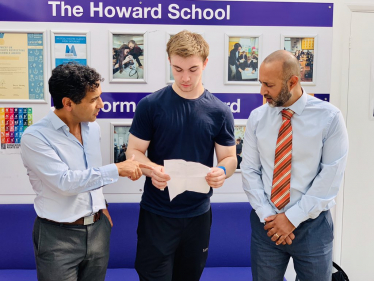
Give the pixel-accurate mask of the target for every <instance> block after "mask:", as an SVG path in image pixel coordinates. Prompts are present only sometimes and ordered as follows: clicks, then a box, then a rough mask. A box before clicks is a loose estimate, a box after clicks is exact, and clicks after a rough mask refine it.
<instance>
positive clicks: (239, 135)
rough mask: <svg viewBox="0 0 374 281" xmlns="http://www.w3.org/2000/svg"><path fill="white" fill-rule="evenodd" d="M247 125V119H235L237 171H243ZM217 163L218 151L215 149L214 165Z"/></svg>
mask: <svg viewBox="0 0 374 281" xmlns="http://www.w3.org/2000/svg"><path fill="white" fill-rule="evenodd" d="M246 125H247V120H245V119H235V125H234V136H235V145H236V160H237V165H236V170H235V173H241V169H240V163H241V162H242V155H243V142H244V136H245V128H246ZM217 165H218V163H217V155H216V152H215V151H214V159H213V167H216V166H217Z"/></svg>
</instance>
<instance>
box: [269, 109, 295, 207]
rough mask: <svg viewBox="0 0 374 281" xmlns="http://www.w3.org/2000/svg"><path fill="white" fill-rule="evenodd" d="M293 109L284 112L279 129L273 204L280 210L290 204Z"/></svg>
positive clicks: (272, 191) (272, 194)
mask: <svg viewBox="0 0 374 281" xmlns="http://www.w3.org/2000/svg"><path fill="white" fill-rule="evenodd" d="M293 114H294V112H293V111H292V110H291V109H283V110H282V126H281V127H280V129H279V134H278V140H277V146H276V148H275V160H274V175H273V186H272V189H271V202H273V203H274V205H275V207H277V208H278V209H279V210H280V209H282V208H284V207H285V206H286V205H287V204H288V203H289V202H290V185H291V184H290V183H291V159H292V125H291V117H292V116H293Z"/></svg>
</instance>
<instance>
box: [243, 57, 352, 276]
mask: <svg viewBox="0 0 374 281" xmlns="http://www.w3.org/2000/svg"><path fill="white" fill-rule="evenodd" d="M259 75H260V78H259V79H260V82H261V84H262V86H261V94H262V95H263V96H264V98H266V101H267V104H264V105H263V106H261V107H259V108H257V109H255V110H253V111H252V113H251V115H250V116H249V119H248V122H247V128H246V132H245V137H244V144H243V160H242V163H241V169H242V176H243V188H244V191H245V192H246V194H247V196H248V199H249V202H250V203H251V205H252V207H253V211H252V213H251V226H252V239H251V253H252V254H251V258H252V274H253V280H255V281H256V280H260V281H266V280H269V281H277V280H283V276H284V273H285V271H286V268H287V264H288V261H289V258H290V257H293V261H294V266H295V270H296V273H297V276H298V279H299V280H303V281H304V280H308V281H309V280H318V281H327V280H331V271H332V242H333V225H332V219H331V214H330V211H329V210H330V208H331V207H333V206H334V205H335V201H334V198H335V197H336V195H337V193H338V191H339V186H340V184H341V181H342V178H343V173H344V169H345V165H346V159H347V153H348V136H347V131H346V127H345V124H344V120H343V116H342V114H341V112H340V111H339V109H337V108H336V107H334V106H333V105H331V104H330V103H328V102H324V101H321V100H319V99H317V98H314V97H312V96H310V95H308V94H307V93H306V92H305V91H304V90H303V89H302V88H301V86H300V65H299V63H298V61H297V59H296V58H295V57H294V56H293V55H292V54H290V53H289V52H287V51H283V50H282V51H276V52H274V53H272V54H270V55H269V56H268V57H267V58H266V59H265V60H264V62H263V63H262V65H261V67H260V72H259ZM285 109H287V110H288V112H291V113H292V114H293V115H292V114H291V118H290V119H287V118H286V117H284V116H285V114H284V110H285ZM283 117H284V118H283ZM287 120H288V121H289V120H290V125H288V127H283V126H285V125H284V124H285V123H284V122H287ZM281 126H282V129H281V130H280V128H281ZM287 130H288V131H287ZM285 131H287V132H288V133H287V134H284V132H285ZM285 143H287V145H285ZM282 145H284V150H283V151H279V150H278V148H279V147H281V146H282ZM290 147H291V149H290ZM282 148H283V147H282ZM287 148H288V149H289V151H290V152H289V153H285V154H284V156H283V157H280V158H279V159H277V157H278V156H279V154H281V153H284V151H285V150H286V149H287ZM276 149H277V153H276ZM278 151H279V152H278ZM287 159H288V160H287ZM280 167H281V168H280ZM275 169H277V170H279V169H280V170H281V171H280V172H279V173H281V177H280V179H279V180H278V178H277V177H278V176H279V173H277V172H274V170H275ZM288 169H289V170H288ZM282 173H283V174H282ZM287 177H288V180H285V179H287ZM275 179H276V180H275ZM279 182H281V183H282V184H281V185H280V186H278V185H277V184H278V183H279ZM282 192H283V193H282ZM279 193H282V195H281V196H279ZM277 194H278V196H279V198H280V199H279V200H284V201H285V203H284V204H283V205H280V206H279V205H277V200H274V198H275V197H276V196H277ZM287 196H288V198H287ZM285 198H287V200H285ZM264 223H265V225H264Z"/></svg>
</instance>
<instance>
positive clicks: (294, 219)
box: [285, 204, 309, 228]
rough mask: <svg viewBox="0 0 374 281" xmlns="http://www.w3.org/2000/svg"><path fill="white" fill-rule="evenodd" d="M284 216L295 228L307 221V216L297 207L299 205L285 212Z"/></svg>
mask: <svg viewBox="0 0 374 281" xmlns="http://www.w3.org/2000/svg"><path fill="white" fill-rule="evenodd" d="M285 215H286V217H287V218H288V220H289V221H290V222H291V223H292V224H293V226H294V227H296V228H297V227H298V226H299V225H300V223H302V222H303V221H306V220H307V219H309V214H305V213H304V210H302V209H301V208H300V207H299V204H295V205H293V206H292V207H291V208H289V209H288V210H287V211H286V212H285Z"/></svg>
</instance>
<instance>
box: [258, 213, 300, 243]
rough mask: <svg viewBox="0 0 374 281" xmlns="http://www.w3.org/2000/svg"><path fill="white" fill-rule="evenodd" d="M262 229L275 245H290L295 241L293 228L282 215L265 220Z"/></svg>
mask: <svg viewBox="0 0 374 281" xmlns="http://www.w3.org/2000/svg"><path fill="white" fill-rule="evenodd" d="M264 229H265V230H267V235H268V237H270V238H271V241H273V242H275V244H276V245H281V244H282V245H286V244H288V245H291V244H292V240H294V239H295V234H293V231H294V230H295V227H294V225H293V224H292V223H291V222H290V221H289V220H288V218H287V216H286V215H285V214H284V213H280V214H277V215H273V216H270V217H267V218H265V226H264Z"/></svg>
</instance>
